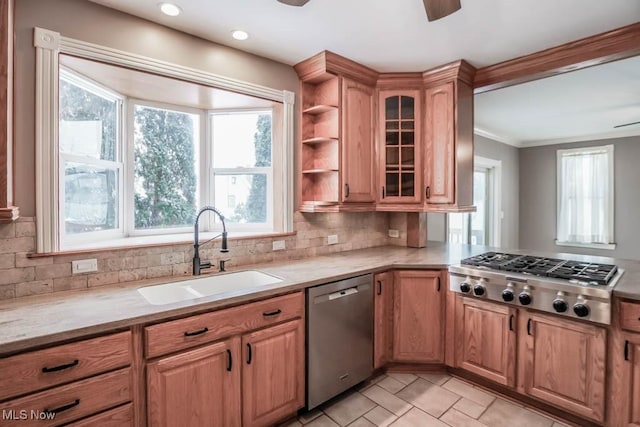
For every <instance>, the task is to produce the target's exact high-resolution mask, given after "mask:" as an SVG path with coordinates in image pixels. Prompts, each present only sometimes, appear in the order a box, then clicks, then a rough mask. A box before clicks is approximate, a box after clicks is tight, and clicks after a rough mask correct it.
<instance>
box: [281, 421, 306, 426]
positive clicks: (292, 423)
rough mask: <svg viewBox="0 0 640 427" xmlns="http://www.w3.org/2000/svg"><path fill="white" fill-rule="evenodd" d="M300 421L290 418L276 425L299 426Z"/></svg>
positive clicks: (300, 424)
mask: <svg viewBox="0 0 640 427" xmlns="http://www.w3.org/2000/svg"><path fill="white" fill-rule="evenodd" d="M300 426H302V423H301V422H300V421H298V420H291V421H288V422H286V423H283V424H280V425H279V426H278V427H300Z"/></svg>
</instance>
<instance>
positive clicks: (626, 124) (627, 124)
mask: <svg viewBox="0 0 640 427" xmlns="http://www.w3.org/2000/svg"><path fill="white" fill-rule="evenodd" d="M632 125H640V122H631V123H625V124H623V125H617V126H614V128H623V127H625V126H632Z"/></svg>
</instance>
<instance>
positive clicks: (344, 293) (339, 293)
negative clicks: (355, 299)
mask: <svg viewBox="0 0 640 427" xmlns="http://www.w3.org/2000/svg"><path fill="white" fill-rule="evenodd" d="M357 293H358V288H357V287H355V286H354V287H353V288H347V289H343V290H341V291H337V292H334V293H332V294H329V301H331V300H334V299H338V298H343V297H347V296H349V295H353V294H357Z"/></svg>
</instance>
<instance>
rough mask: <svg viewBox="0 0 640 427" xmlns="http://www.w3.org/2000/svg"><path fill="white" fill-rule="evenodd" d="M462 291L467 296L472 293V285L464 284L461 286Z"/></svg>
mask: <svg viewBox="0 0 640 427" xmlns="http://www.w3.org/2000/svg"><path fill="white" fill-rule="evenodd" d="M460 291H461V292H464V293H465V294H466V293H468V292H469V291H471V285H470V284H469V282H466V281H465V282H462V283H461V284H460Z"/></svg>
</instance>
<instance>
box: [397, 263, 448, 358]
mask: <svg viewBox="0 0 640 427" xmlns="http://www.w3.org/2000/svg"><path fill="white" fill-rule="evenodd" d="M442 274H443V273H442V272H440V271H429V270H424V271H402V270H401V271H397V272H396V273H395V277H394V284H393V290H394V292H393V361H396V362H418V363H443V362H444V329H443V326H444V316H443V314H444V294H445V290H446V289H444V287H443V286H442V284H443V280H442V277H441V275H442Z"/></svg>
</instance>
